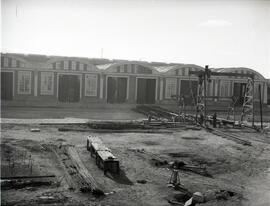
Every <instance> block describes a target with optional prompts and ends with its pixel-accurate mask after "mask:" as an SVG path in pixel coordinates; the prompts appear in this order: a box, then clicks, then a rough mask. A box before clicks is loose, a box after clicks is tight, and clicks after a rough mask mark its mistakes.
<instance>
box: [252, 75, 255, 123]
mask: <svg viewBox="0 0 270 206" xmlns="http://www.w3.org/2000/svg"><path fill="white" fill-rule="evenodd" d="M254 84H255V82H254V78H252V127H254V115H255V108H254V93H255V91H254V89H255V87H254Z"/></svg>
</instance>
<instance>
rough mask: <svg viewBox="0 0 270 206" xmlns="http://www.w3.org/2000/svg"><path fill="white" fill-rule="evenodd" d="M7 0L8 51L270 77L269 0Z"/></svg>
mask: <svg viewBox="0 0 270 206" xmlns="http://www.w3.org/2000/svg"><path fill="white" fill-rule="evenodd" d="M1 2H2V51H3V52H17V53H28V54H30V53H32V54H47V55H64V56H81V57H92V58H96V57H101V56H102V55H103V57H104V58H110V59H128V60H143V61H162V62H168V63H169V62H173V63H193V64H198V65H201V66H204V65H206V64H208V65H210V67H238V66H243V67H249V68H252V69H254V70H257V71H258V72H260V73H261V74H262V75H264V76H265V77H266V78H270V0H264V1H260V0H254V1H252V0H226V1H225V0H208V1H206V0H205V1H195V0H193V1H191V0H189V1H188V0H182V1H181V0H174V1H173V0H159V1H154V0H152V1H151V0H134V1H131V0H126V1H124V0H58V1H57V0H2V1H1ZM102 50H103V52H102Z"/></svg>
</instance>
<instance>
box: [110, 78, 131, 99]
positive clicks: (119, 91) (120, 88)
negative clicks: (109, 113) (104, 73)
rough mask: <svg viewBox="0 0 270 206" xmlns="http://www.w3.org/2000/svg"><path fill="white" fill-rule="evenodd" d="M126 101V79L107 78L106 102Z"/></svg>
mask: <svg viewBox="0 0 270 206" xmlns="http://www.w3.org/2000/svg"><path fill="white" fill-rule="evenodd" d="M126 99H127V78H126V77H108V84H107V102H108V103H124V102H125V101H126Z"/></svg>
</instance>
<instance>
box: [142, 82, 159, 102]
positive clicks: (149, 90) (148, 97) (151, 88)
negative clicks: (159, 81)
mask: <svg viewBox="0 0 270 206" xmlns="http://www.w3.org/2000/svg"><path fill="white" fill-rule="evenodd" d="M155 99H156V80H155V79H141V78H138V82H137V103H138V104H155Z"/></svg>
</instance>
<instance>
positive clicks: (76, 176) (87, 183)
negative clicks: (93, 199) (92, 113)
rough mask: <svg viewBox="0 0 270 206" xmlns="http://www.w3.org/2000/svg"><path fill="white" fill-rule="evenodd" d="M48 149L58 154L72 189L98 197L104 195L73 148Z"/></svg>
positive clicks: (64, 146) (68, 146)
mask: <svg viewBox="0 0 270 206" xmlns="http://www.w3.org/2000/svg"><path fill="white" fill-rule="evenodd" d="M47 147H48V148H49V149H51V150H52V151H53V152H54V153H55V154H56V157H57V159H58V160H59V162H60V164H61V165H62V168H63V169H64V171H65V173H66V175H65V178H66V179H67V182H68V183H69V185H70V188H71V189H79V190H80V191H81V192H92V193H93V194H94V195H97V196H100V195H104V192H103V190H102V189H101V188H100V187H99V186H98V185H97V182H96V181H95V179H94V178H93V177H92V175H91V174H90V173H89V171H88V170H87V169H86V168H85V166H84V164H83V163H82V161H81V159H80V157H79V154H78V153H77V151H76V150H75V148H74V147H73V146H70V145H60V146H59V147H56V146H55V145H47Z"/></svg>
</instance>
